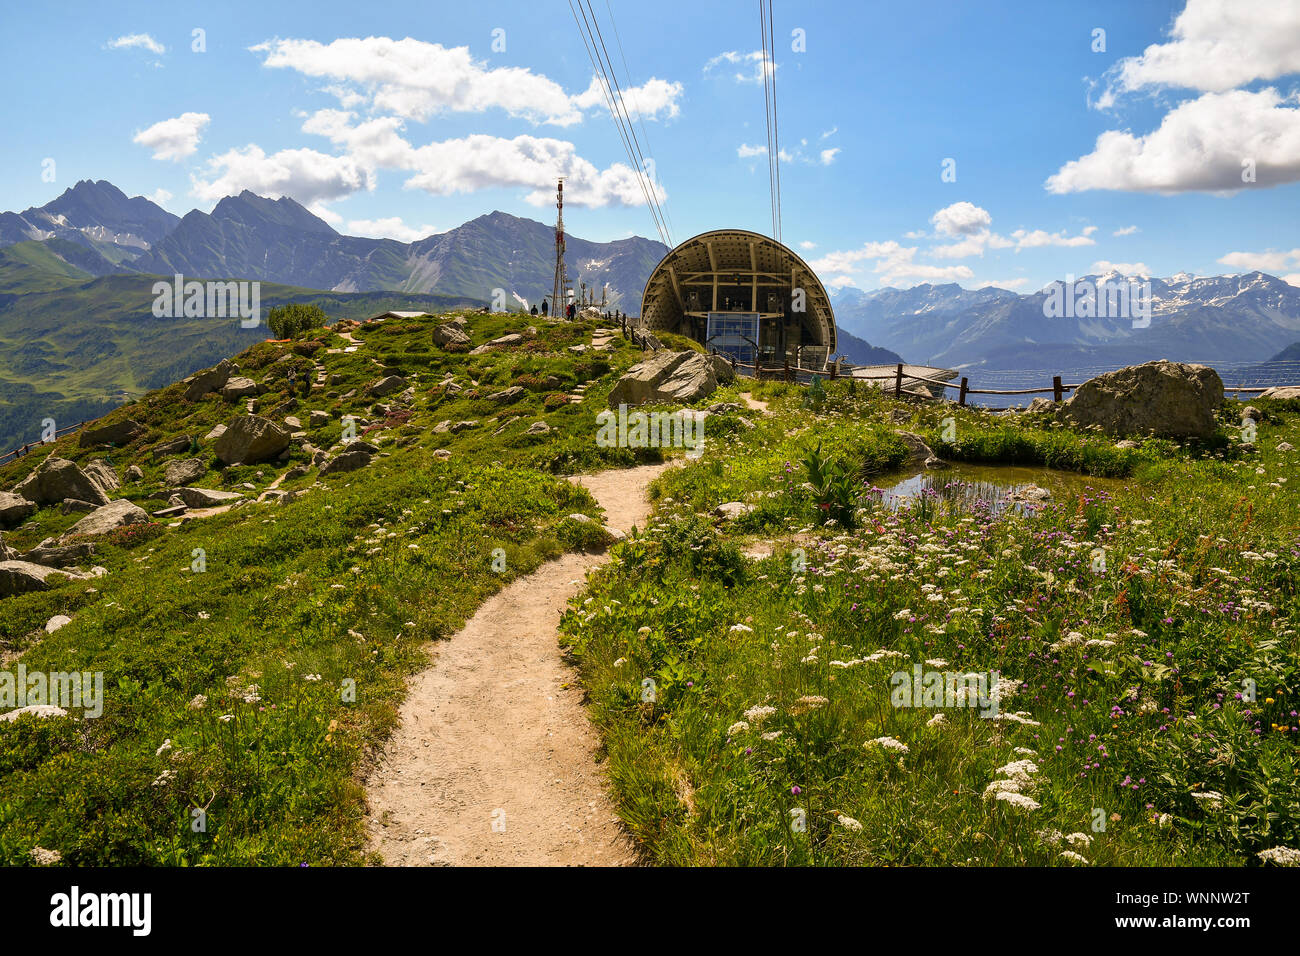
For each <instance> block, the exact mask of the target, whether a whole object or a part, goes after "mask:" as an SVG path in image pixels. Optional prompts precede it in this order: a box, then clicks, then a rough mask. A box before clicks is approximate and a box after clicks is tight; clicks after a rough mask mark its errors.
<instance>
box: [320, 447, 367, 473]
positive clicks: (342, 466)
mask: <svg viewBox="0 0 1300 956" xmlns="http://www.w3.org/2000/svg"><path fill="white" fill-rule="evenodd" d="M372 460H373V456H372V455H371V454H370V453H369V452H367V451H364V450H362V449H359V448H358V449H353V448H349V449H348V450H347V451H345V452H343V453H341V454H338V455H335V456H334V457H333V458H331V459H329V460H328V461H327V462H325V463H324V464H323V465H321V466H320V473H321V475H322V476H324V475H334V474H340V473H342V472H347V471H356V470H357V469H358V468H364V467H365V466H366V465H368V464H370V462H371V461H372Z"/></svg>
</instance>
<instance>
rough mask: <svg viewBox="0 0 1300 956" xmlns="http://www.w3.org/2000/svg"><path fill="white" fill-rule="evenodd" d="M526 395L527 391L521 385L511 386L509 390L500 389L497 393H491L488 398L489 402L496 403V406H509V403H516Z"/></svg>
mask: <svg viewBox="0 0 1300 956" xmlns="http://www.w3.org/2000/svg"><path fill="white" fill-rule="evenodd" d="M527 394H528V389H526V388H524V387H523V386H522V385H511V386H510V387H509V388H505V389H502V390H501V391H499V392H493V393H492V394H491V395H489V396H488V401H489V402H496V403H497V404H498V405H509V404H510V403H511V402H517V401H519V399H521V398H523V397H524V396H525V395H527Z"/></svg>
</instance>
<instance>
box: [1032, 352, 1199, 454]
mask: <svg viewBox="0 0 1300 956" xmlns="http://www.w3.org/2000/svg"><path fill="white" fill-rule="evenodd" d="M1221 404H1223V379H1221V378H1219V373H1218V372H1216V371H1215V370H1214V369H1212V368H1210V367H1208V366H1205V365H1187V364H1184V363H1182V362H1169V361H1164V360H1161V361H1158V362H1146V363H1144V364H1142V365H1130V366H1128V367H1127V368H1121V369H1117V370H1116V371H1114V372H1106V373H1105V374H1103V375H1098V376H1097V377H1096V378H1092V379H1089V380H1088V381H1086V382H1084V383H1083V384H1082V385H1081V386H1079V388H1078V390H1077V391H1076V392H1075V393H1074V395H1073V396H1072V397H1071V398H1070V399H1069V400H1068V401H1066V402H1064V403H1063V404H1062V405H1061V408H1060V410H1059V412H1058V413H1057V417H1058V418H1059V419H1060V420H1063V421H1067V422H1070V423H1071V424H1074V425H1076V426H1082V427H1085V428H1086V427H1088V426H1091V425H1096V426H1097V427H1099V428H1100V429H1101V430H1102V431H1104V432H1105V433H1106V434H1108V435H1111V436H1116V437H1118V436H1123V435H1147V434H1154V435H1158V436H1159V437H1161V438H1209V437H1211V436H1212V435H1213V434H1214V431H1215V421H1214V412H1215V409H1217V408H1218V407H1219V406H1220V405H1221Z"/></svg>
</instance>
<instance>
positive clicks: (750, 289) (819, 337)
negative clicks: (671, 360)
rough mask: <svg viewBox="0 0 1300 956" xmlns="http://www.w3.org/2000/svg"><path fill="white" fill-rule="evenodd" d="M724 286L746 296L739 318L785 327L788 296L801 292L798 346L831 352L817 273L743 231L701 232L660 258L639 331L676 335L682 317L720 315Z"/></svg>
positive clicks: (766, 239) (831, 328)
mask: <svg viewBox="0 0 1300 956" xmlns="http://www.w3.org/2000/svg"><path fill="white" fill-rule="evenodd" d="M723 287H729V288H731V289H733V290H734V289H736V288H737V287H740V288H742V289H744V290H745V291H746V292H747V293H748V298H747V300H746V301H747V302H748V306H747V307H746V308H744V309H743V311H753V312H757V313H759V316H760V319H765V320H782V319H784V320H786V321H789V320H790V319H791V318H792V316H791V312H790V308H791V303H792V301H793V299H794V296H793V293H794V291H795V290H802V292H803V297H802V298H803V305H804V309H803V312H802V313H797V312H796V313H795V314H794V316H793V317H795V318H798V319H799V322H800V324H801V325H802V327H803V339H804V341H803V344H805V345H810V346H818V347H820V348H823V349H825V352H824V353H823V355H824V356H830V355H831V354H833V353H834V352H835V351H836V348H835V315H834V312H833V311H832V309H831V300H830V296H828V295H827V294H826V289H825V288H824V287H823V286H822V283H821V280H820V279H818V278H817V275H816V273H814V272H813V270H812V269H811V268H809V267H808V264H807V263H806V262H804V261H803V259H801V258H800V257H799V255H798V254H797V253H796V252H794V250H792V249H790V248H789V247H787V246H785V245H783V244H781V243H779V242H777V241H776V240H775V239H772V238H771V237H770V236H764V235H762V234H760V233H757V232H750V231H749V230H747V229H717V230H714V231H712V232H704V233H700V235H698V236H694V237H692V238H690V239H687V240H686V241H685V242H683V243H681V244H680V245H678V246H677V247H676V248H674V249H672V250H671V251H670V252H669V253H668V254H667V255H666V256H664V258H663V259H662V260H661V261H660V263H659V265H657V266H655V269H654V272H652V273H651V274H650V280H649V281H648V282H647V283H646V287H645V293H644V295H643V296H642V299H641V321H642V324H643V325H645V326H646V327H647V328H650V329H653V330H664V331H668V332H679V331H681V330H682V326H683V324H684V323H683V320H684V319H686V318H687V317H688V316H690V317H694V318H696V319H703V318H704V317H706V316H707V315H708V313H710V312H718V311H722V310H723V307H724V303H723V301H722V300H721V299H720V290H721V289H723ZM774 294H775V295H774ZM685 324H688V325H689V323H685Z"/></svg>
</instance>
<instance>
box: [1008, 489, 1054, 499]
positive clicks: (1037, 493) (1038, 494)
mask: <svg viewBox="0 0 1300 956" xmlns="http://www.w3.org/2000/svg"><path fill="white" fill-rule="evenodd" d="M1051 497H1052V493H1051V492H1050V491H1048V490H1047V489H1046V488H1040V487H1039V486H1038V485H1025V486H1023V487H1021V488H1016V489H1015V490H1013V491H1012V492H1011V493H1010V494H1009V495H1007V500H1008V501H1026V502H1041V501H1048V500H1050V499H1051Z"/></svg>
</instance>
